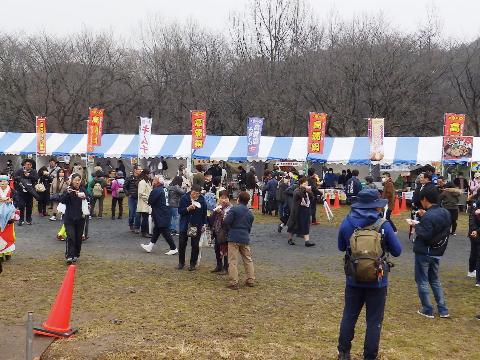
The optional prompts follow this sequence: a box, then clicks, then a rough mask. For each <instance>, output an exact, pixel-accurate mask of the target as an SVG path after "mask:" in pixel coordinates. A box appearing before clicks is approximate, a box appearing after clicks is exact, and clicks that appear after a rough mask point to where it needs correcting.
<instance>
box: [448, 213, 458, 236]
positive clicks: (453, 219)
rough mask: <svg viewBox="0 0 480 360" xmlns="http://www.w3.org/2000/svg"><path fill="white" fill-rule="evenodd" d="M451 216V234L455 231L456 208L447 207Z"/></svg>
mask: <svg viewBox="0 0 480 360" xmlns="http://www.w3.org/2000/svg"><path fill="white" fill-rule="evenodd" d="M447 210H448V212H449V213H450V217H451V218H452V234H455V233H456V232H457V220H458V209H447Z"/></svg>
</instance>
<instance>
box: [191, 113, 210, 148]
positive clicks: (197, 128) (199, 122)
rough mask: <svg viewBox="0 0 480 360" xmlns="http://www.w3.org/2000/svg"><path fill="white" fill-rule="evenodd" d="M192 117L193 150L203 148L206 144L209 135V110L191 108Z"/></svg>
mask: <svg viewBox="0 0 480 360" xmlns="http://www.w3.org/2000/svg"><path fill="white" fill-rule="evenodd" d="M190 116H191V118H192V150H196V149H201V148H203V145H205V137H206V136H207V112H206V111H204V110H191V111H190Z"/></svg>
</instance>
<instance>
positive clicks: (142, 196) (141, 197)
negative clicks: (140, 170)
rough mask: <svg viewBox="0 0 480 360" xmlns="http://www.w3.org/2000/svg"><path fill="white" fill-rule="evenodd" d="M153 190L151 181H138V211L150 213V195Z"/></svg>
mask: <svg viewBox="0 0 480 360" xmlns="http://www.w3.org/2000/svg"><path fill="white" fill-rule="evenodd" d="M151 192H152V185H150V182H146V181H145V180H141V181H140V182H139V183H138V203H137V212H140V213H150V206H149V205H148V197H149V196H150V193H151Z"/></svg>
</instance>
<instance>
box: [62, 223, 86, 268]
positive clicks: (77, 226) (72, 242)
mask: <svg viewBox="0 0 480 360" xmlns="http://www.w3.org/2000/svg"><path fill="white" fill-rule="evenodd" d="M84 228H85V219H81V220H77V221H75V222H73V223H71V224H65V231H66V232H67V239H66V240H65V246H66V249H65V258H66V259H68V258H74V257H77V258H78V257H80V251H81V250H82V235H83V230H84Z"/></svg>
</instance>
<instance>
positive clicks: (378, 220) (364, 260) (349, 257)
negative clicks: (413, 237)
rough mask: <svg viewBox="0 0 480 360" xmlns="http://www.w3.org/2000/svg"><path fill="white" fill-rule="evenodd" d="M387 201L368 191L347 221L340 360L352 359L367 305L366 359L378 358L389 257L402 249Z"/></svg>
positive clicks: (342, 235)
mask: <svg viewBox="0 0 480 360" xmlns="http://www.w3.org/2000/svg"><path fill="white" fill-rule="evenodd" d="M386 204H387V200H385V199H381V198H380V193H379V192H378V190H376V189H364V190H362V191H360V192H359V193H358V194H357V201H356V202H355V203H354V204H353V205H352V209H351V211H350V213H349V214H348V215H347V217H346V218H345V219H344V220H343V222H342V224H341V226H340V230H339V233H338V249H339V250H340V251H342V252H346V255H345V274H346V286H345V307H344V310H343V318H342V322H341V324H340V335H339V339H338V353H339V355H338V359H340V360H349V359H350V349H351V347H352V340H353V337H354V332H355V325H356V322H357V319H358V316H359V314H360V312H361V310H362V308H363V306H364V305H365V306H366V320H367V329H366V334H365V343H364V350H363V356H364V359H366V360H367V359H368V360H370V359H377V356H378V348H379V344H380V332H381V329H382V322H383V314H384V311H385V303H386V299H387V287H388V273H389V271H390V268H391V267H392V264H391V263H390V262H389V261H388V254H391V255H393V256H395V257H397V256H400V254H401V252H402V246H401V244H400V241H399V240H398V238H397V236H396V234H395V233H394V231H393V229H392V226H391V225H390V223H389V222H388V221H386V220H385V219H383V218H382V215H381V212H382V211H383V209H384V207H385V205H386Z"/></svg>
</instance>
